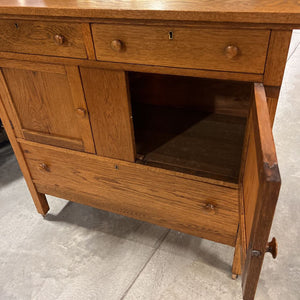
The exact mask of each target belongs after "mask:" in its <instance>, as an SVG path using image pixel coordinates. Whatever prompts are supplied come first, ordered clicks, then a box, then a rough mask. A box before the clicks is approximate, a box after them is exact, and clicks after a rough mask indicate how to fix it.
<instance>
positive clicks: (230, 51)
mask: <svg viewBox="0 0 300 300" xmlns="http://www.w3.org/2000/svg"><path fill="white" fill-rule="evenodd" d="M238 53H239V48H238V47H237V46H234V45H228V46H227V47H226V48H225V55H226V57H227V58H229V59H232V58H234V57H236V56H237V55H238Z"/></svg>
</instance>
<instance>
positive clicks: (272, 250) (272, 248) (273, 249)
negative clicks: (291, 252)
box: [266, 237, 278, 258]
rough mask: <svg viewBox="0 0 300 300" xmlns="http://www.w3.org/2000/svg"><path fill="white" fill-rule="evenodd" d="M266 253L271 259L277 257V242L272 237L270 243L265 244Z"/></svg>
mask: <svg viewBox="0 0 300 300" xmlns="http://www.w3.org/2000/svg"><path fill="white" fill-rule="evenodd" d="M266 252H270V253H271V254H272V257H273V258H276V257H277V253H278V246H277V241H276V239H275V238H274V237H273V238H272V241H271V242H269V243H268V244H267V246H266Z"/></svg>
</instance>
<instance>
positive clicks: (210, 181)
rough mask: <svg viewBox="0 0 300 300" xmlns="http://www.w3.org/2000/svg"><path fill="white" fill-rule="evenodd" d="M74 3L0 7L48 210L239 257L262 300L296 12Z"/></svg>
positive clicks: (249, 294)
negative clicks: (148, 229)
mask: <svg viewBox="0 0 300 300" xmlns="http://www.w3.org/2000/svg"><path fill="white" fill-rule="evenodd" d="M32 1H33V0H32ZM74 1H75V0H74ZM74 1H71V2H73V4H72V5H71V4H70V3H69V6H64V5H63V4H62V7H61V9H60V8H57V7H52V6H51V5H49V6H47V5H46V4H40V3H38V4H33V6H26V5H25V6H24V7H23V6H22V7H21V5H20V6H19V5H12V6H11V7H3V6H2V5H1V4H0V14H3V15H2V19H1V20H0V24H1V26H2V27H1V32H0V42H1V45H0V68H1V70H0V116H1V119H2V121H3V124H4V126H5V128H6V130H7V133H8V136H9V138H10V141H11V144H12V146H13V148H14V151H15V153H16V156H17V159H18V161H19V164H20V167H21V169H22V172H23V174H24V177H25V180H26V182H27V184H28V187H29V190H30V192H31V195H32V197H33V200H34V203H35V205H36V207H37V210H38V212H39V213H41V214H43V215H45V214H46V213H47V211H48V209H49V206H48V203H47V200H46V197H45V194H49V195H54V196H57V197H61V198H65V199H68V200H71V201H75V202H79V203H83V204H87V205H90V206H93V207H96V208H100V209H104V210H108V211H112V212H115V213H119V214H122V215H126V216H129V217H132V218H136V219H139V220H143V221H147V222H151V223H154V224H158V225H161V226H165V227H168V228H171V229H175V230H179V231H182V232H185V233H188V234H192V235H195V236H199V237H202V238H206V239H210V240H213V241H216V242H219V243H223V244H226V245H230V246H232V247H235V254H234V258H233V266H232V275H233V278H236V276H237V275H239V274H242V288H243V293H244V299H253V298H254V295H255V291H256V286H257V282H258V279H259V274H260V270H261V266H262V263H263V259H264V254H265V253H266V252H271V253H272V255H273V256H276V251H275V250H276V245H275V242H274V241H273V242H272V243H271V244H269V243H268V238H269V233H270V228H271V224H272V219H273V215H274V211H275V207H276V202H277V198H278V194H279V189H280V181H281V180H280V174H279V168H278V164H277V158H276V150H275V145H274V141H273V137H272V123H273V120H274V116H275V112H276V105H277V100H278V95H279V90H280V84H281V80H282V75H283V71H284V65H285V60H286V56H287V51H288V46H289V42H290V36H291V29H292V28H294V27H293V25H292V24H291V22H292V23H293V22H294V23H295V22H296V21H295V19H292V18H291V15H293V16H294V14H291V13H292V12H293V9H292V6H291V7H289V6H288V5H287V7H286V10H283V11H285V13H284V14H283V15H282V16H281V18H278V19H277V18H276V17H274V15H273V11H272V10H270V11H266V10H265V8H264V9H263V10H260V9H259V8H257V6H256V5H255V6H253V7H254V8H253V9H254V10H253V11H251V12H249V14H250V15H251V18H250V15H248V14H247V13H246V12H244V11H242V9H241V14H236V13H234V12H232V13H229V12H228V11H227V8H226V7H227V6H226V5H225V4H223V2H222V3H221V4H220V7H219V8H218V10H221V11H220V12H219V13H218V12H216V11H215V10H213V11H210V8H209V7H206V9H204V8H203V11H202V10H199V5H197V6H196V7H195V6H193V5H192V3H190V2H189V3H187V2H186V3H185V1H182V3H184V5H185V6H184V9H183V7H182V11H174V10H172V9H171V8H170V3H171V2H170V1H165V2H166V9H162V10H158V11H154V10H153V9H150V8H149V7H148V8H146V9H145V8H143V9H142V8H141V7H140V5H141V4H140V2H138V3H136V5H137V6H138V7H139V9H137V7H135V6H134V7H132V6H131V4H128V6H129V7H130V9H129V8H128V7H127V6H126V7H125V8H124V10H120V9H119V7H118V9H115V8H114V4H113V3H111V4H107V5H109V6H110V5H111V6H112V7H110V8H109V9H107V8H101V7H99V6H98V5H100V6H101V5H103V3H102V2H100V1H99V4H98V2H97V3H95V1H87V2H88V3H89V4H90V6H91V7H92V9H86V7H81V4H79V3H77V1H76V3H75V2H74ZM33 2H34V1H33ZM38 2H39V1H38ZM125 2H126V1H124V2H122V4H123V5H125V4H124V3H125ZM144 2H145V1H143V3H144ZM146 2H147V1H146ZM231 2H233V5H234V7H237V9H238V8H239V7H240V5H241V1H233V0H232V1H231ZM141 3H142V2H141ZM173 4H174V2H172V5H173ZM34 5H37V6H36V7H35V6H34ZM40 5H42V6H43V5H44V6H43V7H41V6H40ZM186 5H187V6H190V7H189V9H190V11H189V10H188V7H187V8H186ZM214 5H215V4H214ZM33 7H35V9H33ZM74 7H76V8H77V9H74ZM179 7H181V4H179V3H178V9H179ZM167 8H168V9H167ZM240 8H241V7H240ZM243 9H245V8H243ZM287 11H288V12H287ZM45 12H46V15H44V16H43V17H42V15H43V14H44V13H45ZM254 12H255V13H254ZM181 13H182V14H181ZM18 14H20V15H22V16H23V18H21V17H18V18H17V19H16V20H14V19H13V18H14V17H15V16H16V15H18ZM47 14H48V16H47ZM77 14H78V15H77ZM9 15H11V16H10V17H8V16H9ZM25 15H27V17H26V18H25ZM298 15H299V14H298ZM141 16H143V18H144V19H143V21H142V20H141V19H140V18H141ZM58 17H60V19H59V18H58ZM78 18H80V22H81V23H78V22H79V21H78ZM114 18H119V19H117V20H113V19H114ZM23 19H24V20H23ZM25 19H26V20H25ZM149 19H151V20H149ZM20 20H21V21H20ZM147 20H148V21H147ZM222 20H223V21H224V22H225V21H226V23H220V22H221V21H222ZM264 20H269V23H265V22H264ZM252 21H253V22H252ZM257 22H260V23H259V24H258V23H257ZM294 23H293V24H294ZM270 24H271V25H270ZM295 24H296V23H295ZM299 24H300V21H299ZM220 79H222V80H220ZM264 84H265V86H264Z"/></svg>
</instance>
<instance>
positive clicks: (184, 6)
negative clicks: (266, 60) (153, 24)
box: [0, 0, 300, 27]
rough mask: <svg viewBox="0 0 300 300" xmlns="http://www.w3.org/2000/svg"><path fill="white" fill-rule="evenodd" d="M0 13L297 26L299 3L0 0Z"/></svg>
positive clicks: (258, 0) (260, 0)
mask: <svg viewBox="0 0 300 300" xmlns="http://www.w3.org/2000/svg"><path fill="white" fill-rule="evenodd" d="M0 14H2V15H33V16H57V17H80V18H81V17H82V18H126V19H156V20H185V21H211V22H250V23H273V24H275V23H278V24H295V25H299V24H300V1H299V0H249V1H244V0H214V1H211V0H64V1H62V0H0ZM295 27H297V26H295Z"/></svg>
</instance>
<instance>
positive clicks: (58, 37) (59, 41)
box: [54, 34, 65, 45]
mask: <svg viewBox="0 0 300 300" xmlns="http://www.w3.org/2000/svg"><path fill="white" fill-rule="evenodd" d="M54 41H55V43H56V44H57V45H62V44H63V43H64V42H65V37H64V36H63V35H61V34H56V35H55V36H54Z"/></svg>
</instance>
